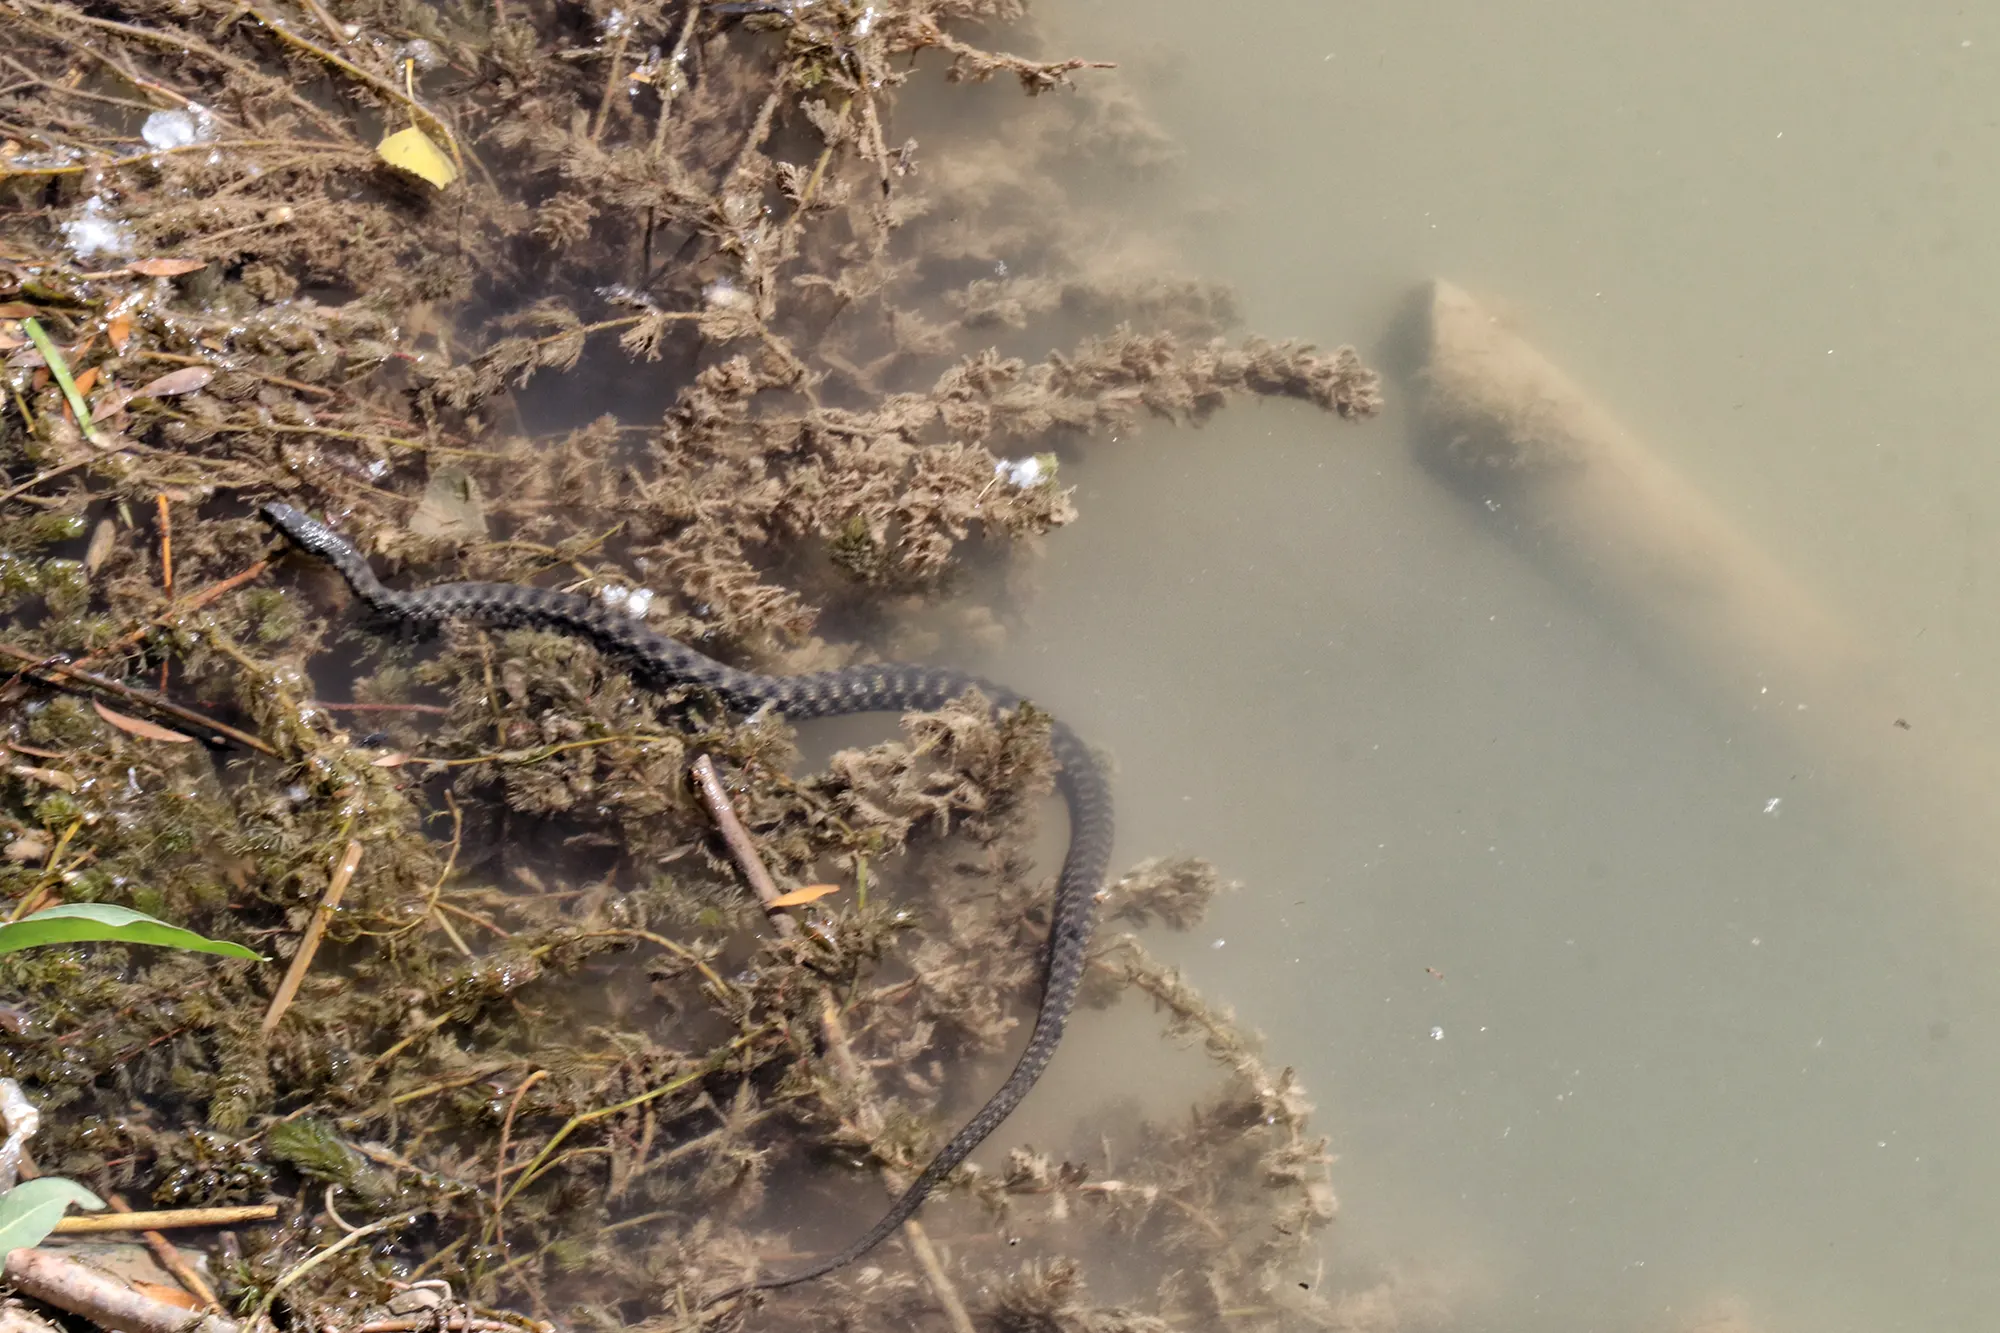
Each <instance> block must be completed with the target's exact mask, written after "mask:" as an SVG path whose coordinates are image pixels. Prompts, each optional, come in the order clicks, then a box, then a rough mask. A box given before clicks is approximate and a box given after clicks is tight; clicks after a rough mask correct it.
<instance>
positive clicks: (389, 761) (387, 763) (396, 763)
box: [368, 750, 410, 768]
mask: <svg viewBox="0 0 2000 1333" xmlns="http://www.w3.org/2000/svg"><path fill="white" fill-rule="evenodd" d="M368 762H369V764H370V765H371V766H372V767H375V768H401V767H402V766H403V765H404V764H407V763H409V762H410V756H408V755H406V754H404V753H403V752H402V751H401V750H398V751H396V752H395V753H394V754H385V755H381V756H378V757H377V758H374V759H370V760H369V761H368Z"/></svg>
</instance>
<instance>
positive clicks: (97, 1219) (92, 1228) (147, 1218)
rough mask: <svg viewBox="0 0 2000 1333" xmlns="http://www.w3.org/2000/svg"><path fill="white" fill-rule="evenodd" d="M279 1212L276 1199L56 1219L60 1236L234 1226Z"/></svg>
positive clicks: (269, 1219) (273, 1215)
mask: <svg viewBox="0 0 2000 1333" xmlns="http://www.w3.org/2000/svg"><path fill="white" fill-rule="evenodd" d="M277 1216H278V1205H277V1204H275V1203H246V1204H241V1205H238V1206H233V1207H228V1208H164V1209H160V1210H159V1211H156V1212H137V1213H95V1214H92V1215H90V1216H72V1217H65V1218H64V1219H63V1220H62V1221H60V1222H58V1223H56V1234H57V1235H58V1236H88V1235H93V1234H95V1233H97V1232H101V1231H140V1230H145V1231H171V1230H173V1229H175V1228H176V1227H233V1226H241V1225H242V1224H243V1223H245V1222H269V1221H272V1220H273V1219H275V1218H276V1217H277Z"/></svg>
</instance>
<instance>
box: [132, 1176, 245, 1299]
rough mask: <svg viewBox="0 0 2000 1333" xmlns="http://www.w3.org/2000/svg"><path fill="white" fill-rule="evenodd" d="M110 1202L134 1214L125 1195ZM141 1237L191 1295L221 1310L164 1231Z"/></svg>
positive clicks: (206, 1285) (146, 1231)
mask: <svg viewBox="0 0 2000 1333" xmlns="http://www.w3.org/2000/svg"><path fill="white" fill-rule="evenodd" d="M108 1202H109V1203H110V1204H111V1207H112V1208H113V1209H114V1210H115V1211H116V1212H117V1213H119V1214H120V1215H121V1216H123V1217H128V1218H129V1217H131V1216H132V1205H131V1204H129V1203H127V1202H125V1196H124V1195H122V1194H114V1195H112V1196H111V1197H110V1199H109V1200H108ZM274 1211H275V1210H274ZM139 1238H140V1239H141V1240H143V1241H145V1242H146V1248H147V1249H149V1250H151V1251H152V1252H153V1257H154V1258H155V1259H157V1260H159V1261H160V1267H162V1268H164V1269H166V1270H167V1271H168V1272H169V1273H172V1274H173V1275H174V1278H175V1280H176V1281H178V1282H179V1283H180V1284H181V1285H182V1286H183V1287H186V1288H187V1290H188V1294H189V1295H191V1296H193V1297H194V1298H195V1299H196V1300H198V1301H200V1302H201V1303H202V1304H203V1305H205V1306H207V1307H208V1308H209V1309H210V1310H218V1311H219V1310H221V1309H222V1302H220V1301H218V1300H216V1299H215V1293H214V1292H213V1291H211V1290H210V1289H209V1285H208V1283H206V1282H204V1281H202V1277H201V1274H200V1273H197V1272H196V1271H195V1269H194V1265H193V1264H190V1263H189V1262H188V1261H187V1257H186V1256H185V1255H183V1254H182V1253H181V1252H180V1251H179V1250H177V1249H175V1248H174V1243H173V1242H172V1241H170V1240H168V1239H167V1238H166V1236H165V1235H164V1234H163V1233H161V1232H160V1231H159V1230H157V1229H154V1228H148V1229H147V1230H145V1231H142V1232H140V1233H139Z"/></svg>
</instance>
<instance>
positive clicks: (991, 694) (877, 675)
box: [264, 503, 1112, 1304]
mask: <svg viewBox="0 0 2000 1333" xmlns="http://www.w3.org/2000/svg"><path fill="white" fill-rule="evenodd" d="M264 514H265V516H266V517H267V518H269V519H270V520H271V522H272V523H274V524H276V525H277V527H278V528H279V530H280V531H282V532H283V533H284V534H285V535H286V536H288V537H290V538H291V539H292V541H294V542H296V543H297V544H298V545H299V546H300V547H301V548H302V549H303V550H305V551H307V552H309V553H311V554H313V555H315V556H318V557H319V558H320V559H322V560H324V561H326V562H327V563H328V564H330V565H332V566H333V567H334V569H336V570H338V571H339V572H340V575H341V577H342V578H344V579H346V580H347V584H348V586H349V587H351V588H352V589H353V590H354V593H355V595H356V596H357V597H359V598H360V599H361V600H362V601H364V602H366V603H367V604H368V605H369V606H371V607H373V608H375V609H376V610H377V611H379V612H381V613H383V614H385V615H388V616H391V617H395V618H398V619H403V620H413V621H442V620H454V619H463V620H473V621H478V622H480V623H482V624H487V625H495V626H532V627H536V628H542V629H554V630H560V631H562V632H564V633H567V634H573V635H576V636H577V637H578V638H581V639H585V640H587V641H589V642H590V643H593V644H595V645H596V646H597V647H599V648H601V649H604V650H606V651H608V652H610V653H613V654H615V655H617V656H618V657H621V658H623V659H624V660H625V661H627V662H628V663H630V664H631V665H633V666H635V667H637V668H638V669H639V671H640V672H641V673H642V674H643V675H645V676H646V677H648V678H650V679H651V680H653V681H655V682H657V683H661V684H666V683H681V684H689V685H698V686H701V687H704V688H706V689H709V690H712V691H714V692H715V693H716V694H717V695H718V696H720V697H721V699H722V701H723V702H724V703H725V704H727V705H729V706H730V707H731V708H735V709H738V710H741V711H743V712H755V711H756V710H757V709H759V708H766V707H768V708H770V709H772V710H773V711H775V712H778V713H782V714H783V715H784V716H786V717H789V718H809V717H831V716H835V715H838V714H846V713H876V712H889V713H901V712H912V711H921V710H925V709H932V708H941V707H943V706H944V705H945V704H947V703H949V702H951V701H952V700H953V699H956V698H957V697H959V696H960V695H962V694H964V693H965V692H966V691H967V690H970V689H977V690H979V691H980V692H981V693H982V694H984V695H985V696H986V697H987V698H988V699H990V700H991V701H992V702H993V704H994V706H995V707H996V708H1013V707H1016V706H1018V705H1020V704H1021V703H1022V702H1023V700H1022V698H1021V696H1020V695H1019V694H1016V693H1015V692H1014V691H1012V690H1010V689H1007V688H1005V687H1004V686H999V685H994V684H993V683H991V682H989V681H985V680H981V679H980V678H979V677H977V676H972V675H968V674H967V673H965V672H962V671H953V670H951V669H949V668H945V667H927V666H911V665H902V664H887V665H878V666H857V667H843V668H841V669H840V670H837V671H820V672H814V673H812V674H810V675H804V676H763V675H758V674H757V673H755V672H752V671H739V670H737V669H736V668H735V667H731V666H728V665H725V664H724V663H721V662H718V661H716V660H715V659H714V658H712V657H709V656H707V655H706V654H704V653H700V652H697V651H695V650H694V649H693V648H690V647H688V646H687V645H686V644H684V643H681V642H679V641H678V640H676V639H670V638H668V637H667V636H666V635H664V634H660V633H657V632H655V631H654V630H652V629H650V628H648V627H647V626H646V624H645V623H644V622H643V621H642V620H640V619H639V618H638V617H637V616H634V615H631V614H629V613H628V612H625V611H623V610H621V609H619V608H617V607H613V606H609V605H607V604H605V603H603V602H600V601H597V600H595V599H593V598H589V597H584V596H580V595H578V594H575V593H566V592H557V591H553V590H550V589H546V588H530V587H525V586H523V585H521V584H515V583H445V584H438V585H436V586H433V587H429V588H422V589H418V590H415V591H411V592H399V591H396V590H395V589H392V588H389V587H388V586H386V585H385V584H383V582H382V581H381V580H380V579H378V578H376V577H375V571H374V570H373V569H371V568H370V567H369V565H368V560H367V558H366V557H365V556H363V555H362V554H361V552H360V551H358V550H356V549H355V548H354V546H353V545H352V544H351V543H350V542H349V541H348V540H347V539H346V538H344V537H342V536H341V535H340V534H339V533H337V532H335V531H334V530H333V529H332V528H329V527H327V526H326V525H325V524H324V523H321V522H319V521H318V520H317V519H313V518H309V517H307V516H306V515H305V514H302V513H300V512H299V511H298V510H296V509H294V508H292V507H291V506H290V505H285V504H276V503H272V504H267V505H265V506H264ZM1050 745H1051V748H1052V749H1053V750H1054V752H1055V757H1056V761H1057V762H1058V763H1059V764H1061V765H1062V774H1061V786H1062V791H1063V796H1064V799H1065V800H1066V802H1067V803H1068V806H1069V815H1070V837H1069V853H1068V855H1067V856H1066V857H1065V858H1064V860H1063V868H1062V873H1061V875H1059V876H1058V877H1057V879H1056V893H1055V904H1054V908H1053V911H1052V915H1051V918H1050V922H1049V942H1048V960H1047V970H1046V972H1045V974H1044V976H1045V979H1044V982H1043V986H1042V1001H1041V1005H1040V1007H1039V1009H1038V1010H1037V1011H1036V1014H1035V1026H1034V1030H1033V1031H1032V1032H1030V1033H1029V1035H1028V1044H1027V1046H1026V1048H1025V1049H1024V1050H1023V1051H1022V1052H1021V1056H1020V1059H1019V1061H1018V1062H1017V1063H1016V1064H1015V1066H1014V1070H1013V1072H1012V1073H1010V1074H1009V1075H1008V1076H1007V1080H1006V1082H1004V1083H1002V1084H1001V1085H1000V1087H999V1089H998V1090H997V1091H996V1092H994V1094H993V1095H992V1096H991V1097H990V1098H988V1099H987V1102H986V1104H985V1105H984V1106H982V1107H980V1108H979V1113H978V1114H977V1115H975V1116H973V1117H972V1119H971V1120H969V1121H968V1122H966V1125H965V1127H964V1128H963V1129H961V1130H959V1131H958V1133H956V1134H954V1135H953V1136H952V1138H951V1141H950V1142H949V1143H946V1144H945V1146H944V1147H943V1148H941V1149H939V1150H938V1153H937V1155H936V1156H935V1157H933V1158H932V1159H931V1161H930V1163H929V1165H927V1166H925V1167H924V1169H923V1172H922V1174H920V1175H919V1176H918V1177H917V1178H916V1180H915V1181H913V1182H912V1183H911V1185H910V1186H909V1188H908V1189H906V1190H904V1191H903V1193H902V1195H901V1197H899V1198H898V1199H897V1200H896V1202H895V1203H894V1204H893V1205H892V1206H891V1207H890V1209H889V1211H888V1212H887V1213H885V1214H883V1216H882V1220H881V1221H879V1222H877V1223H876V1224H875V1225H874V1226H873V1227H871V1228H869V1230H868V1231H867V1233H866V1234H864V1235H863V1236H862V1237H861V1238H860V1239H859V1240H857V1241H855V1242H854V1243H853V1244H852V1245H849V1246H848V1247H847V1248H846V1249H844V1250H842V1251H840V1252H839V1253H838V1254H836V1255H834V1256H832V1257H831V1258H828V1259H823V1260H821V1261H820V1262H818V1263H816V1264H813V1265H811V1266H810V1267H808V1268H804V1269H801V1270H800V1271H798V1272H796V1273H785V1274H775V1275H771V1276H766V1277H761V1278H758V1279H756V1280H754V1281H752V1282H749V1283H746V1284H744V1285H743V1286H740V1287H736V1288H732V1289H731V1290H729V1291H726V1292H723V1293H720V1294H719V1295H717V1296H714V1297H711V1298H710V1302H709V1303H711V1304H712V1303H713V1302H715V1301H718V1300H722V1299H726V1298H727V1297H730V1296H736V1295H740V1294H742V1293H744V1292H747V1291H770V1290H775V1289H777V1288H780V1287H789V1286H793V1285H795V1284H797V1283H800V1282H809V1281H811V1280H812V1279H814V1278H817V1277H823V1276H825V1275H826V1274H828V1273H831V1272H833V1271H834V1270H835V1269H837V1268H841V1267H844V1266H846V1265H847V1264H850V1263H852V1262H854V1261H855V1260H856V1259H859V1258H860V1257H861V1256H862V1255H864V1254H866V1253H868V1251H870V1250H872V1249H874V1248H875V1246H877V1245H879V1244H880V1243H881V1242H882V1241H884V1240H885V1239H887V1238H888V1236H889V1235H890V1233H892V1232H894V1231H895V1230H896V1228H897V1227H900V1226H901V1225H902V1224H903V1223H904V1222H905V1221H907V1220H908V1219H909V1218H910V1217H911V1216H912V1215H913V1214H914V1213H915V1212H916V1211H917V1209H918V1208H919V1207H921V1206H922V1204H923V1202H924V1199H925V1198H926V1197H927V1196H928V1195H929V1194H930V1192H931V1191H932V1190H933V1189H935V1188H936V1187H937V1186H938V1185H939V1184H940V1183H942V1182H943V1181H944V1179H945V1177H947V1176H949V1175H950V1174H951V1173H952V1171H953V1170H954V1169H956V1168H957V1166H958V1164H959V1163H960V1162H962V1161H964V1160H965V1159H966V1157H967V1156H968V1155H970V1154H971V1152H972V1150H973V1149H974V1148H977V1147H978V1146H979V1144H980V1143H981V1142H982V1141H983V1140H984V1139H985V1138H986V1137H987V1136H988V1135H989V1134H991V1133H992V1132H993V1131H994V1130H995V1129H997V1128H999V1125H1000V1122H1001V1121H1003V1120H1005V1119H1006V1118H1007V1117H1008V1115H1009V1114H1011V1113H1012V1112H1013V1110H1014V1108H1015V1107H1016V1106H1019V1105H1020V1104H1021V1100H1022V1098H1024V1097H1026V1096H1027V1095H1028V1092H1029V1090H1030V1089H1031V1088H1033V1087H1034V1086H1035V1081H1036V1080H1037V1079H1039V1078H1040V1077H1041V1075H1042V1070H1043V1069H1045V1068H1046V1067H1047V1066H1048V1063H1049V1059H1050V1057H1052V1056H1053V1055H1054V1054H1055V1051H1056V1046H1057V1044H1058V1043H1060V1042H1061V1041H1062V1035H1063V1027H1064V1025H1065V1024H1067V1023H1068V1021H1069V1016H1070V1011H1071V1010H1072V1009H1074V1008H1075V1006H1076V992H1077V987H1078V985H1079V984H1081V982H1082V980H1083V969H1084V954H1085V951H1086V950H1087V949H1088V948H1089V945H1090V937H1091V932H1092V931H1093V930H1094V929H1095V927H1096V908H1097V892H1098V890H1099V889H1100V888H1101V887H1103V883H1104V874H1105V870H1106V867H1107V866H1108V864H1109V862H1110V859H1111V843H1112V816H1111V787H1110V784H1109V782H1107V781H1106V779H1105V775H1104V770H1103V769H1102V767H1100V766H1099V764H1098V762H1097V760H1096V758H1095V757H1094V756H1093V755H1092V754H1091V752H1090V748H1089V747H1088V746H1087V745H1085V744H1084V743H1083V740H1082V739H1081V738H1080V737H1078V736H1077V734H1076V733H1075V732H1073V731H1071V730H1070V729H1069V728H1068V727H1067V726H1064V725H1063V724H1062V723H1061V722H1060V721H1052V722H1051V727H1050Z"/></svg>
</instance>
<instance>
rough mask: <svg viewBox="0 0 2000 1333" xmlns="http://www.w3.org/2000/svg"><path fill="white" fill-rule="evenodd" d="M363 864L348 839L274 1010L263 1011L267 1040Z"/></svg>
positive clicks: (274, 998) (358, 845)
mask: <svg viewBox="0 0 2000 1333" xmlns="http://www.w3.org/2000/svg"><path fill="white" fill-rule="evenodd" d="M360 864H361V843H360V842H359V841H358V840H356V839H349V840H348V843H347V850H346V851H345V852H344V853H342V854H341V858H340V864H339V865H337V866H335V867H334V870H333V879H332V881H331V882H329V883H328V884H327V886H326V896H325V897H324V898H322V899H320V904H319V908H318V910H316V911H315V912H314V913H313V917H312V920H311V921H308V922H307V923H306V929H305V934H304V935H302V936H300V938H299V951H298V952H297V953H295V954H293V955H292V965H291V966H290V967H288V968H286V969H285V979H284V980H283V981H282V982H280V983H278V993H277V994H276V995H273V996H272V997H271V1007H270V1008H269V1009H267V1010H265V1011H264V1024H263V1029H262V1030H263V1033H264V1035H265V1036H266V1037H268V1036H270V1035H271V1033H272V1032H273V1031H274V1030H276V1028H277V1026H278V1020H279V1019H281V1018H283V1017H284V1016H285V1010H287V1009H289V1008H290V1007H291V1004H292V997H293V996H294V995H297V994H298V993H299V983H300V982H302V981H304V980H305V979H306V971H307V969H308V968H310V967H311V966H312V960H313V955H314V954H315V953H318V952H319V942H320V938H321V937H322V936H324V935H325V934H326V927H327V923H328V922H330V921H332V920H333V914H334V911H335V909H337V908H338V907H339V906H340V899H341V896H342V895H343V894H345V893H346V892H347V885H348V882H349V881H350V880H352V879H353V878H354V868H355V867H356V866H358V865H360Z"/></svg>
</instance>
